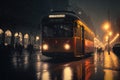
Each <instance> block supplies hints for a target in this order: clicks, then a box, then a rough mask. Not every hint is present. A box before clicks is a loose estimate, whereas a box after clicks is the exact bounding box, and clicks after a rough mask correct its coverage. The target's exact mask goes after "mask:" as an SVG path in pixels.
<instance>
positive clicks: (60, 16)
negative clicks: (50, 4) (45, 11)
mask: <svg viewBox="0 0 120 80" xmlns="http://www.w3.org/2000/svg"><path fill="white" fill-rule="evenodd" d="M62 17H65V15H64V14H59V15H49V18H62Z"/></svg>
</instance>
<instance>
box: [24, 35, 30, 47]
mask: <svg viewBox="0 0 120 80" xmlns="http://www.w3.org/2000/svg"><path fill="white" fill-rule="evenodd" d="M28 44H29V35H28V34H27V33H26V34H25V35H24V47H25V48H27V46H28Z"/></svg>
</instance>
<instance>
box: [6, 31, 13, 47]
mask: <svg viewBox="0 0 120 80" xmlns="http://www.w3.org/2000/svg"><path fill="white" fill-rule="evenodd" d="M11 36H12V33H11V31H10V30H6V31H5V45H8V44H11Z"/></svg>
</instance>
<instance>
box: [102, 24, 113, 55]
mask: <svg viewBox="0 0 120 80" xmlns="http://www.w3.org/2000/svg"><path fill="white" fill-rule="evenodd" d="M103 29H104V30H105V31H107V44H108V45H107V50H108V54H110V36H111V35H112V32H111V31H109V30H110V23H109V22H105V23H104V26H103Z"/></svg>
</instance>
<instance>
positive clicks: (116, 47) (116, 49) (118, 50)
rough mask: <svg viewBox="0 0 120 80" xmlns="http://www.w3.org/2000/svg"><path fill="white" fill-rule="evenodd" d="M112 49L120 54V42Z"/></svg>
mask: <svg viewBox="0 0 120 80" xmlns="http://www.w3.org/2000/svg"><path fill="white" fill-rule="evenodd" d="M112 50H113V52H114V53H115V54H117V55H120V43H116V44H114V45H113V48H112Z"/></svg>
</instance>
